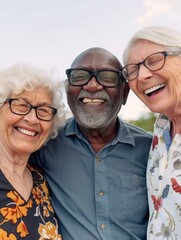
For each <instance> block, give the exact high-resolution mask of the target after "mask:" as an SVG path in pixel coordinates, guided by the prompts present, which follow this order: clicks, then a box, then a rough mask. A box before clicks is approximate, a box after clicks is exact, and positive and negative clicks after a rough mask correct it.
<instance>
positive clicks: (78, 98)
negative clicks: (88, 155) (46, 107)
mask: <svg viewBox="0 0 181 240" xmlns="http://www.w3.org/2000/svg"><path fill="white" fill-rule="evenodd" d="M71 68H83V69H85V68H86V69H98V70H100V69H112V70H121V65H120V63H119V61H118V59H117V58H116V57H115V56H114V55H113V54H112V53H110V52H109V51H107V50H105V49H101V48H91V49H88V50H86V51H84V52H83V53H81V54H80V55H79V56H78V57H77V58H76V59H75V60H74V61H73V63H72V65H71ZM66 91H67V102H68V105H69V107H70V109H71V111H72V113H73V115H74V116H75V118H76V121H77V122H78V124H79V127H80V129H81V130H82V132H83V134H84V135H85V136H86V138H87V139H88V140H89V142H90V143H91V145H92V146H93V147H94V150H95V148H96V151H97V150H99V149H100V148H101V147H102V146H104V145H105V144H106V143H107V142H110V141H111V140H112V139H113V138H114V137H115V135H116V132H117V124H116V120H117V115H118V113H119V111H120V109H121V106H122V104H125V103H126V99H127V96H128V93H129V87H128V84H127V83H125V82H124V83H123V82H122V81H119V83H118V85H117V86H116V87H115V88H109V87H103V86H102V85H100V84H99V83H98V82H97V81H96V79H95V77H92V78H91V79H90V81H89V82H88V83H87V84H85V85H83V86H72V85H70V84H69V83H66ZM83 98H85V99H86V98H88V99H92V100H93V99H100V100H103V101H101V102H100V103H97V102H96V103H93V102H91V103H87V102H86V103H83V101H82V100H83ZM95 145H96V147H95Z"/></svg>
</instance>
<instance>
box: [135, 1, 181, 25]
mask: <svg viewBox="0 0 181 240" xmlns="http://www.w3.org/2000/svg"><path fill="white" fill-rule="evenodd" d="M143 4H144V7H145V12H144V14H143V15H140V16H138V17H137V18H136V22H137V23H138V24H139V25H146V24H150V23H152V22H155V21H157V20H158V19H159V18H160V17H164V16H166V15H168V16H170V14H169V13H173V12H174V11H175V10H177V11H178V12H177V13H178V15H179V16H180V14H179V12H180V9H181V3H180V0H144V1H143ZM174 8H175V10H173V9H174ZM175 13H176V12H175ZM177 13H176V14H177Z"/></svg>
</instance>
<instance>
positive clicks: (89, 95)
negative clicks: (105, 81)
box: [77, 90, 110, 101]
mask: <svg viewBox="0 0 181 240" xmlns="http://www.w3.org/2000/svg"><path fill="white" fill-rule="evenodd" d="M77 98H78V99H81V98H91V99H95V98H99V99H104V100H106V101H108V100H110V97H109V95H108V93H107V92H106V91H105V90H101V91H98V92H94V93H90V92H88V91H86V90H81V91H80V93H79V95H78V96H77Z"/></svg>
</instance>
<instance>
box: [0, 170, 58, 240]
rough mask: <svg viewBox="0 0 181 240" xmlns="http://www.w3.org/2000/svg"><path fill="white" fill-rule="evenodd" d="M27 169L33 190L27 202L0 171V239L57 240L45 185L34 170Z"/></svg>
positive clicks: (56, 227)
mask: <svg viewBox="0 0 181 240" xmlns="http://www.w3.org/2000/svg"><path fill="white" fill-rule="evenodd" d="M29 169H30V171H31V173H32V176H33V189H32V191H31V194H30V198H29V200H28V201H25V200H24V199H23V197H22V196H21V195H20V194H19V193H18V192H17V191H16V190H15V189H14V188H13V187H12V185H11V184H10V183H9V182H8V180H7V179H6V177H5V176H4V174H3V173H2V171H0V239H3V240H19V239H26V240H44V239H47V240H48V239H51V240H61V239H62V238H61V235H60V234H58V226H57V221H56V219H55V216H54V212H53V209H52V205H51V203H50V197H49V191H48V187H47V183H46V181H45V179H44V177H43V175H42V174H41V173H40V171H39V170H38V169H37V168H34V167H32V166H31V167H30V166H29Z"/></svg>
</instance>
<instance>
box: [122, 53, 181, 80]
mask: <svg viewBox="0 0 181 240" xmlns="http://www.w3.org/2000/svg"><path fill="white" fill-rule="evenodd" d="M180 54H181V51H170V52H166V51H163V52H156V53H153V54H151V55H149V56H148V57H147V58H145V60H144V61H142V62H139V63H130V64H127V65H125V66H124V67H123V68H122V70H121V72H122V75H123V76H124V77H125V79H127V80H128V81H132V80H134V79H136V78H137V77H138V75H139V69H140V66H141V64H143V65H144V66H145V67H146V68H147V69H149V70H150V71H153V72H155V71H158V70H160V69H161V68H162V67H163V66H164V65H165V61H166V57H171V56H178V55H180Z"/></svg>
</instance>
